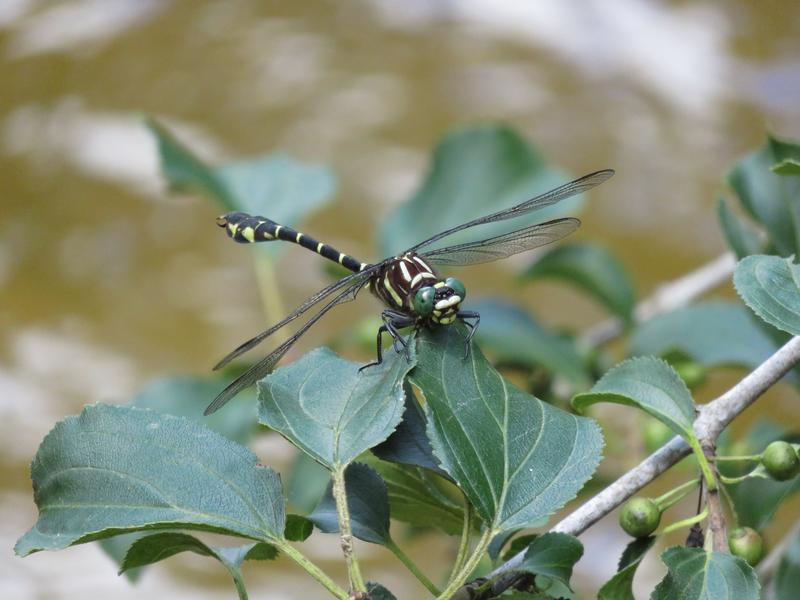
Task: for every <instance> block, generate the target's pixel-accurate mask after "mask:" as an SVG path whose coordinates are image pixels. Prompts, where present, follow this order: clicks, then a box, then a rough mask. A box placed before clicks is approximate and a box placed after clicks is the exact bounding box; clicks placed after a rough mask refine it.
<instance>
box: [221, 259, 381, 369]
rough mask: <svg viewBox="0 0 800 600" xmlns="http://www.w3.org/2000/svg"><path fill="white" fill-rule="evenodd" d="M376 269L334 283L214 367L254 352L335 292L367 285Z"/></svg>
mask: <svg viewBox="0 0 800 600" xmlns="http://www.w3.org/2000/svg"><path fill="white" fill-rule="evenodd" d="M376 267H377V265H370V266H369V267H367V268H366V269H364V270H363V271H359V272H358V273H352V274H350V275H347V276H346V277H343V278H342V279H340V280H339V281H337V282H336V283H333V284H331V285H329V286H328V287H326V288H324V289H322V290H320V291H319V292H317V293H316V294H314V295H313V296H311V297H310V298H308V299H307V300H306V301H305V302H303V303H302V304H301V305H300V306H298V307H297V308H296V309H295V310H294V311H293V312H292V313H291V314H290V315H288V316H286V317H284V318H283V319H282V320H280V321H278V322H277V323H275V325H273V326H272V327H270V328H269V329H265V330H264V331H262V332H261V333H259V334H258V335H257V336H255V337H253V338H250V339H249V340H247V341H246V342H244V343H243V344H242V345H241V346H239V347H238V348H236V349H235V350H234V351H233V352H231V353H230V354H228V355H227V356H225V358H223V359H222V360H221V361H219V362H218V363H217V364H216V365H214V370H215V371H216V370H217V369H221V368H222V367H224V366H225V365H227V364H228V363H229V362H231V361H232V360H233V359H235V358H237V357H239V356H241V355H242V354H244V353H245V352H248V351H250V350H252V349H253V348H255V347H256V346H258V345H259V344H260V343H261V342H263V341H264V340H265V339H267V338H268V337H269V336H271V335H272V334H273V333H275V332H276V331H278V330H279V329H281V328H282V327H284V326H285V325H288V324H289V323H291V322H292V321H294V320H295V319H297V318H298V317H301V316H302V315H303V314H304V313H305V312H306V311H308V310H309V309H310V308H311V307H313V306H314V305H315V304H317V303H318V302H321V301H322V300H324V299H325V298H327V297H328V296H330V295H331V294H333V293H334V292H337V291H339V290H341V289H342V288H345V287H347V286H348V284H352V285H355V284H356V283H358V284H359V287H360V285H362V284H363V283H365V282H366V281H367V280H368V279H369V278H370V276H371V275H372V273H373V272H374V270H375V268H376Z"/></svg>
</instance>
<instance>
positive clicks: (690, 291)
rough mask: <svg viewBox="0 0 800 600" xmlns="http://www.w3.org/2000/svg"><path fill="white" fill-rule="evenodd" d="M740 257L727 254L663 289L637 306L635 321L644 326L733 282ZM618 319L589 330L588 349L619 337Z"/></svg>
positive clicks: (585, 337) (585, 342) (584, 339)
mask: <svg viewBox="0 0 800 600" xmlns="http://www.w3.org/2000/svg"><path fill="white" fill-rule="evenodd" d="M735 267H736V258H735V257H734V256H733V254H731V253H730V252H726V253H725V254H722V255H720V256H718V257H717V258H715V259H714V260H712V261H711V262H708V263H706V264H705V265H703V266H702V267H700V268H699V269H697V270H695V271H692V272H691V273H689V274H687V275H684V276H683V277H680V278H679V279H675V280H674V281H670V282H669V283H665V284H663V285H661V286H659V287H658V288H657V289H656V291H655V293H654V294H653V295H651V296H650V297H649V298H647V299H646V300H643V301H641V302H640V303H639V304H637V305H636V308H635V309H634V311H633V320H634V322H636V323H642V322H644V321H647V320H648V319H651V318H653V317H654V316H656V315H659V314H661V313H665V312H669V311H671V310H675V309H676V308H680V307H681V306H685V305H686V304H689V302H691V301H692V300H694V299H695V298H697V297H698V296H700V295H702V294H704V293H706V292H707V291H709V290H711V289H713V288H715V287H717V286H718V285H720V284H721V283H723V282H725V281H727V280H729V279H730V276H731V273H733V269H734V268H735ZM624 327H625V325H624V323H623V322H622V321H621V320H620V319H618V318H612V319H608V320H606V321H602V322H601V323H598V324H597V325H595V326H593V327H591V328H589V329H588V330H587V331H586V332H585V333H584V334H583V335H582V336H581V338H580V343H581V344H583V345H586V346H600V345H602V344H604V343H606V342H609V341H611V340H612V339H614V338H615V337H617V336H618V335H619V334H620V333H622V330H623V329H624Z"/></svg>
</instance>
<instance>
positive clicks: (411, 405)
mask: <svg viewBox="0 0 800 600" xmlns="http://www.w3.org/2000/svg"><path fill="white" fill-rule="evenodd" d="M404 390H405V395H406V398H405V410H404V411H403V420H402V421H400V424H399V425H398V426H397V429H395V430H394V432H392V434H391V435H390V436H389V437H388V438H387V439H386V441H384V442H381V443H380V444H378V445H377V446H375V447H374V448H372V453H373V454H374V455H375V456H377V457H378V458H380V459H381V460H385V461H388V462H393V463H398V464H404V465H411V466H417V467H424V468H426V469H430V470H431V471H434V472H435V473H438V474H439V475H442V476H444V477H447V473H445V472H444V471H443V470H442V469H441V467H440V466H439V461H438V460H437V459H436V457H435V456H434V454H433V448H431V442H430V440H429V439H428V436H427V434H426V433H425V428H426V427H427V423H426V421H425V413H424V412H423V410H422V407H421V406H420V405H419V402H417V399H416V398H415V397H414V390H412V389H411V385H410V384H408V383H406V384H404Z"/></svg>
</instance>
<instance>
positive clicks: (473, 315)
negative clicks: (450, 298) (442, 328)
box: [456, 310, 481, 358]
mask: <svg viewBox="0 0 800 600" xmlns="http://www.w3.org/2000/svg"><path fill="white" fill-rule="evenodd" d="M456 317H458V319H459V320H460V321H461V322H462V323H464V325H466V326H467V327H469V334H467V341H466V342H465V343H464V358H467V357H468V356H469V351H470V348H471V347H472V336H474V335H475V332H476V331H478V325H480V324H481V313H479V312H476V311H474V310H460V311H458V313H456ZM467 319H475V322H474V323H470V322H469V321H468V320H467Z"/></svg>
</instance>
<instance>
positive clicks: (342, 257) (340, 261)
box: [339, 252, 345, 264]
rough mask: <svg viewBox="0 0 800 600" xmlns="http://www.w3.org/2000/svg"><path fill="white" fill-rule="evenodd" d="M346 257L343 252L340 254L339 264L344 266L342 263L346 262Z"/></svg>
mask: <svg viewBox="0 0 800 600" xmlns="http://www.w3.org/2000/svg"><path fill="white" fill-rule="evenodd" d="M344 257H345V255H344V254H342V253H341V252H339V264H342V261H343V260H344Z"/></svg>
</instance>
